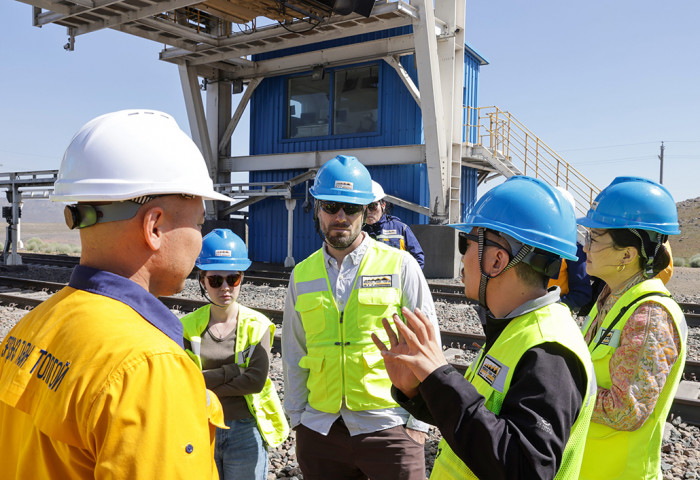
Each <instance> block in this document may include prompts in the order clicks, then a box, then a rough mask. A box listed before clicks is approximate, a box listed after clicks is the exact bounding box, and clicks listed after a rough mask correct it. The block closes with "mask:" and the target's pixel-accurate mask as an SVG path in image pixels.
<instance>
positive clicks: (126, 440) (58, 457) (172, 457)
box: [0, 110, 229, 480]
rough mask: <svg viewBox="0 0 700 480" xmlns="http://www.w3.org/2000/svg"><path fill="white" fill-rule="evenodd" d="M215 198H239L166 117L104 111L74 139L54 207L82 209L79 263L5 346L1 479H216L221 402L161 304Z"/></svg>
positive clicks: (72, 218) (0, 375)
mask: <svg viewBox="0 0 700 480" xmlns="http://www.w3.org/2000/svg"><path fill="white" fill-rule="evenodd" d="M204 198H207V199H212V200H214V199H216V200H229V199H228V197H225V196H223V195H220V194H218V193H216V192H215V191H214V189H213V184H212V181H211V179H210V178H209V174H208V171H207V168H206V165H205V162H204V159H203V158H202V156H201V154H200V153H199V150H198V149H197V147H196V146H195V144H194V142H192V140H191V139H190V138H189V137H187V135H186V134H185V133H184V132H183V131H182V130H180V129H179V127H178V126H177V124H176V123H175V120H174V119H172V118H171V117H170V116H168V115H166V114H164V113H161V112H156V111H149V110H126V111H120V112H115V113H111V114H107V115H103V116H101V117H98V118H96V119H94V120H92V121H91V122H89V123H87V124H86V125H85V126H84V127H83V128H82V129H81V130H80V131H79V132H78V133H77V134H76V136H75V137H74V138H73V140H72V141H71V144H70V145H69V147H68V149H67V150H66V153H65V155H64V158H63V162H62V163H61V168H60V170H59V174H58V180H57V181H56V184H55V187H54V193H53V196H52V198H51V199H52V200H54V201H60V202H71V203H72V204H71V205H69V206H67V207H66V211H65V214H66V222H67V224H68V226H69V227H70V228H78V229H80V240H81V245H82V254H81V258H80V265H79V266H77V267H76V268H75V270H74V271H73V273H72V275H71V279H70V283H69V285H68V286H67V287H65V288H64V289H62V290H61V291H59V292H58V293H56V294H55V295H53V296H52V297H51V298H50V299H48V300H47V301H45V302H44V303H42V304H41V305H40V306H38V307H37V308H35V309H34V310H32V312H30V313H29V314H28V315H27V316H25V317H24V318H23V319H22V320H21V321H20V322H19V323H18V324H17V325H16V326H15V327H14V328H13V329H12V330H11V331H10V332H9V333H8V335H7V336H6V337H5V339H4V341H3V342H2V344H1V345H0V425H1V426H2V427H1V428H0V451H1V452H2V453H1V454H0V458H1V460H0V465H1V468H0V479H19V478H21V479H39V478H57V479H58V478H71V479H94V478H110V479H125V480H126V479H155V478H168V479H175V478H188V479H208V478H210V479H215V478H218V474H217V471H216V466H215V465H214V461H213V455H212V450H211V448H212V443H213V439H214V431H215V429H214V425H213V424H210V418H211V417H212V416H215V415H216V414H217V413H219V414H220V412H221V406H220V404H219V402H218V400H217V398H216V396H214V395H210V394H209V393H208V392H207V391H206V389H205V385H204V380H203V379H202V375H201V372H200V371H199V369H198V368H197V367H196V365H195V364H194V363H193V362H192V361H191V360H190V359H189V357H188V356H187V354H186V353H185V351H184V349H183V343H182V336H183V335H182V324H181V323H180V321H179V320H178V318H177V317H176V316H175V315H173V314H172V313H171V312H170V310H169V309H168V308H167V307H165V306H164V305H163V304H162V303H161V302H160V301H159V300H158V298H157V297H159V296H163V295H172V294H174V293H176V292H178V291H180V290H181V289H182V288H183V287H184V282H185V278H186V277H187V275H188V274H189V273H190V271H191V270H192V268H193V266H194V261H195V259H196V258H197V254H198V253H199V250H200V248H201V245H202V236H201V226H202V223H203V222H204V206H203V201H202V200H203V199H204ZM211 420H212V421H215V419H214V418H211ZM220 420H221V419H220V418H219V421H220Z"/></svg>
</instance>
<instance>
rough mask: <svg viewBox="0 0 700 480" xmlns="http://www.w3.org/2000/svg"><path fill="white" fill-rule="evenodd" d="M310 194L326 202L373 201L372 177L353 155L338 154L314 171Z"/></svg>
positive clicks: (362, 203) (359, 203)
mask: <svg viewBox="0 0 700 480" xmlns="http://www.w3.org/2000/svg"><path fill="white" fill-rule="evenodd" d="M309 192H310V193H311V195H313V196H314V198H316V199H318V200H325V201H327V202H343V203H354V204H357V205H367V204H370V203H372V202H373V201H374V194H373V193H372V177H371V176H370V174H369V171H368V170H367V168H365V166H364V165H362V164H361V163H360V161H359V160H358V159H357V158H355V157H349V156H345V155H338V156H337V157H335V158H332V159H330V160H328V161H327V162H326V163H324V164H323V166H322V167H321V168H320V169H319V170H318V172H316V178H315V180H314V185H313V187H311V188H310V189H309Z"/></svg>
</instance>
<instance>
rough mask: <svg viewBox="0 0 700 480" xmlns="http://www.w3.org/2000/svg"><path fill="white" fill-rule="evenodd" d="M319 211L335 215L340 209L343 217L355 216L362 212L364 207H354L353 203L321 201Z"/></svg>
mask: <svg viewBox="0 0 700 480" xmlns="http://www.w3.org/2000/svg"><path fill="white" fill-rule="evenodd" d="M320 203H321V210H323V211H324V212H326V213H328V214H330V215H335V214H336V213H338V212H339V211H340V209H341V208H342V209H343V211H344V212H345V215H357V214H358V213H360V212H361V211H362V209H363V208H364V205H356V204H354V203H341V202H325V201H321V202H320Z"/></svg>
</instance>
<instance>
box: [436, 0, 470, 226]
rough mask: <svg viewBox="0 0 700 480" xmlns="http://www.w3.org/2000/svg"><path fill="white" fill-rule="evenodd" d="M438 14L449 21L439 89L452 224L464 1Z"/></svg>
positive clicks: (458, 168)
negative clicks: (446, 154)
mask: <svg viewBox="0 0 700 480" xmlns="http://www.w3.org/2000/svg"><path fill="white" fill-rule="evenodd" d="M435 14H436V15H438V16H439V17H440V18H442V19H443V20H445V21H446V33H445V34H444V35H442V36H440V37H439V38H438V42H437V51H438V58H439V67H440V87H441V91H442V106H443V112H444V114H445V116H444V122H445V125H444V128H445V132H446V136H445V141H446V144H445V151H446V152H447V153H448V159H449V163H448V164H447V169H448V174H449V177H448V178H449V185H448V188H449V193H448V202H449V203H448V215H449V221H450V222H453V223H457V222H459V221H460V220H461V203H462V202H461V200H462V199H461V186H462V113H463V108H462V103H463V97H464V93H463V89H464V27H465V25H464V21H465V20H464V19H465V15H466V11H465V2H464V0H443V1H440V2H437V3H436V5H435Z"/></svg>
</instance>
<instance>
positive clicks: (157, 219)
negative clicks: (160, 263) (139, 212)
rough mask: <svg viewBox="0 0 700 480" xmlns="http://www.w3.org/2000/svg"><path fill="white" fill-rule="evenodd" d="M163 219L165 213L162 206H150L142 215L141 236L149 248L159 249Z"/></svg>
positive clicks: (161, 239) (161, 240)
mask: <svg viewBox="0 0 700 480" xmlns="http://www.w3.org/2000/svg"><path fill="white" fill-rule="evenodd" d="M164 221H165V213H164V211H163V208H162V207H157V206H154V207H151V208H149V209H148V210H146V212H145V213H144V215H143V222H142V229H143V238H144V240H145V242H146V245H148V247H149V248H150V249H151V250H154V251H155V250H159V249H160V247H161V245H162V242H163V222H164Z"/></svg>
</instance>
